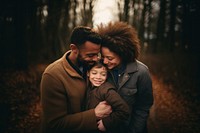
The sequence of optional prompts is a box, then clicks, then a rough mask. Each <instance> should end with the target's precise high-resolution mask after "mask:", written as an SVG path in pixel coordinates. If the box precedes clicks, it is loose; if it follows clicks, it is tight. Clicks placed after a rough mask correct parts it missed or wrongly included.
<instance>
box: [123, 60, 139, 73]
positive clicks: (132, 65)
mask: <svg viewBox="0 0 200 133" xmlns="http://www.w3.org/2000/svg"><path fill="white" fill-rule="evenodd" d="M138 62H139V61H138V60H136V61H134V62H131V63H129V64H127V66H126V72H127V73H133V72H136V71H138Z"/></svg>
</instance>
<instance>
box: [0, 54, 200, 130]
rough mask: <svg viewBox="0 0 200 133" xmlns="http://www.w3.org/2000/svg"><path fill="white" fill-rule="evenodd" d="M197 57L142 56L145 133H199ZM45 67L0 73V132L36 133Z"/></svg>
mask: <svg viewBox="0 0 200 133" xmlns="http://www.w3.org/2000/svg"><path fill="white" fill-rule="evenodd" d="M198 57H199V56H196V55H190V54H188V55H187V54H186V55H185V54H184V55H174V54H170V55H169V54H168V55H165V54H162V55H144V56H142V57H141V58H140V60H142V61H143V62H144V63H145V64H146V65H147V66H148V67H149V70H150V73H151V77H152V83H153V94H154V104H153V106H152V108H151V110H150V117H149V119H148V128H149V133H199V132H200V111H199V110H200V106H199V105H200V97H199V96H200V93H199V92H200V90H199V88H198V86H199V77H200V76H199V70H198V68H200V67H199V64H198V62H199V59H198ZM45 67H46V65H44V64H38V65H34V66H30V68H29V69H28V70H27V71H17V72H16V71H6V72H5V71H4V72H1V73H0V77H1V80H0V88H1V89H0V101H1V102H0V105H1V106H0V108H1V109H0V125H2V126H0V132H2V133H12V132H19V133H24V132H25V133H38V132H39V127H40V115H41V106H40V103H39V100H40V97H39V95H40V90H39V83H40V79H41V74H42V72H43V71H44V69H45Z"/></svg>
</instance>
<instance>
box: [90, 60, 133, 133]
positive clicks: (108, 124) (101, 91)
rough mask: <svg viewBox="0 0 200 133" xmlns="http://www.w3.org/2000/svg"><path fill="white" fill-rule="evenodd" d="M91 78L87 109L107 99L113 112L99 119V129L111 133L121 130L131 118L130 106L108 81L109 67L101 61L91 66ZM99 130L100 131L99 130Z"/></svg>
mask: <svg viewBox="0 0 200 133" xmlns="http://www.w3.org/2000/svg"><path fill="white" fill-rule="evenodd" d="M87 76H88V79H89V83H88V87H89V89H88V92H87V106H86V108H87V109H91V108H95V107H96V105H97V104H98V103H99V102H101V101H106V102H107V103H108V104H109V105H111V106H112V110H113V111H112V113H111V114H110V116H108V117H105V118H103V119H101V120H99V121H98V123H97V124H98V129H99V130H100V131H106V132H109V133H110V132H111V133H117V132H119V131H120V129H119V127H120V125H122V123H124V122H125V121H128V118H129V113H130V112H129V107H128V105H127V104H126V102H125V101H124V100H123V99H122V98H121V97H120V95H119V94H118V93H117V92H116V91H115V88H114V86H113V85H111V84H110V83H108V82H106V78H107V68H106V66H105V65H104V64H103V63H102V62H101V61H99V62H97V63H96V64H94V65H93V66H91V67H90V68H89V70H88V72H87ZM97 132H98V131H97Z"/></svg>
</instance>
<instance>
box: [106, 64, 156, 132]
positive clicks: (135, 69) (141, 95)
mask: <svg viewBox="0 0 200 133" xmlns="http://www.w3.org/2000/svg"><path fill="white" fill-rule="evenodd" d="M114 79H116V78H114V73H113V71H110V73H109V76H108V81H109V82H111V83H112V84H114V85H115V86H116V88H117V92H118V93H119V94H120V95H121V97H122V98H123V99H124V100H125V101H126V102H127V103H128V105H129V107H130V109H131V117H130V120H129V122H127V125H124V128H123V129H122V133H125V132H126V133H147V119H148V116H149V110H150V108H151V106H152V105H153V93H152V80H151V77H150V73H149V70H148V68H147V66H146V65H144V64H143V63H141V62H139V61H135V62H132V63H129V64H127V65H126V66H125V68H124V70H123V71H122V72H121V73H118V82H117V81H115V80H114ZM127 130H128V131H127Z"/></svg>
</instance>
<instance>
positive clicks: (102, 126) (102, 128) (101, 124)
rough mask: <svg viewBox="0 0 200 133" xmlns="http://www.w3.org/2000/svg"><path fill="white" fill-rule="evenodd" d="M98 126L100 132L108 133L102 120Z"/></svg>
mask: <svg viewBox="0 0 200 133" xmlns="http://www.w3.org/2000/svg"><path fill="white" fill-rule="evenodd" d="M97 125H98V129H99V130H100V131H106V128H105V127H104V125H103V122H102V120H100V121H98V122H97Z"/></svg>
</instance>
